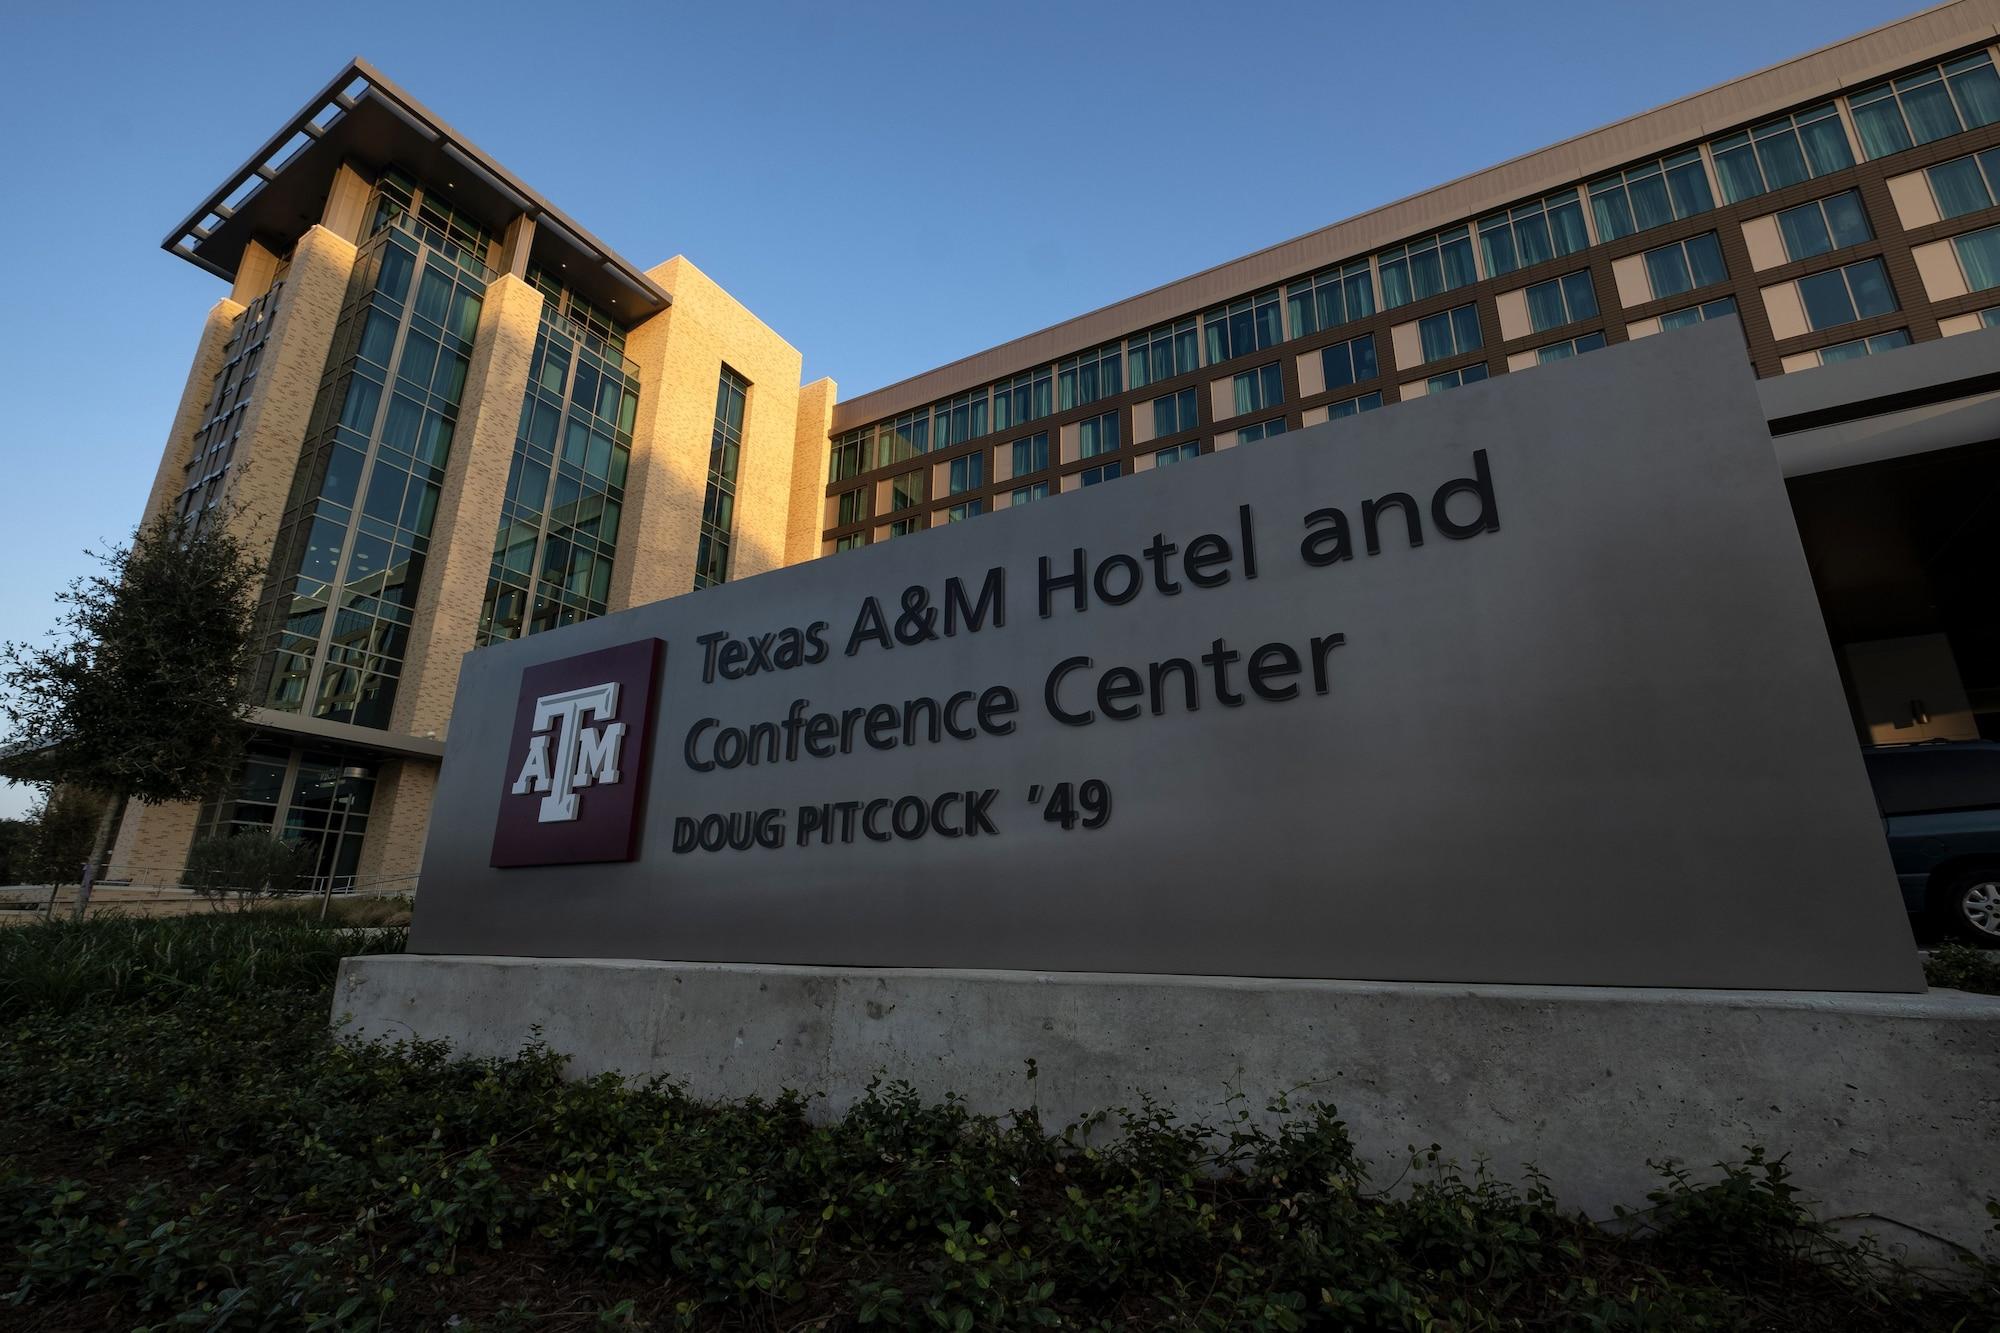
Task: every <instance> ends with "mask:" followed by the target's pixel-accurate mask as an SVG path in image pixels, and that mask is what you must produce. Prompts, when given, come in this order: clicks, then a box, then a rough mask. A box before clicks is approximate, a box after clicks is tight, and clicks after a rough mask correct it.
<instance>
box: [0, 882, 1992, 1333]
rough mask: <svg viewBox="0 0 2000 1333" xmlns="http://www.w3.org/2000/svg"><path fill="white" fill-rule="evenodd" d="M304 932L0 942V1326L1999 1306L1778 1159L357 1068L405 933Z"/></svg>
mask: <svg viewBox="0 0 2000 1333" xmlns="http://www.w3.org/2000/svg"><path fill="white" fill-rule="evenodd" d="M301 916H302V914H300V913H296V912H284V911H250V912H243V913H234V914H221V915H211V916H201V917H185V918H173V919H161V920H149V921H131V920H119V919H108V920H93V921H89V922H86V923H83V924H81V925H70V924H56V925H47V926H29V927H20V928H17V929H14V930H10V931H5V932H0V1124H4V1125H6V1126H7V1129H6V1133H5V1137H4V1139H0V1217H5V1218H7V1219H9V1220H10V1221H11V1223H12V1225H11V1226H10V1227H9V1228H8V1229H7V1231H6V1233H5V1235H4V1236H0V1327H7V1328H24V1329H50V1330H54V1329H78V1328H88V1329H99V1328H103V1329H117V1328H133V1327H155V1326H168V1327H195V1328H227V1329H235V1328H245V1329H248V1328H273V1329H276V1328H285V1329H293V1328H309V1329H311V1328H316V1329H348V1328H375V1327H379V1328H396V1329H420V1328H436V1327H444V1326H452V1327H456V1328H459V1329H473V1328H477V1329H487V1328H491V1329H507V1328H524V1329H525V1328H535V1329H570V1328H589V1327H606V1326H608V1327H639V1328H672V1327H696V1328H735V1327H740V1328H757V1329H814V1330H833V1329H847V1328H854V1327H884V1328H941V1329H952V1330H971V1329H996V1328H1145V1329H1156V1328H1188V1329H1194V1328H1207V1329H1237V1328H1242V1329H1296V1328H1370V1329H1373V1328H1382V1329H1411V1330H1419V1329H1421V1330H1460V1329H1465V1330H1470V1329H1602V1330H1627V1329H1629V1330H1642V1329H1644V1330H1683V1329H1815V1330H1863V1329H1866V1330H1871V1331H1873V1330H1884V1329H1889V1330H1897V1329H1908V1330H1919V1329H1921V1330H1942V1329H1964V1330H1975V1329H1989V1328H1993V1327H1995V1326H1996V1324H2000V1294H1996V1280H2000V1272H1996V1270H1995V1268H1994V1267H1993V1266H1992V1265H1990V1264H1981V1263H1977V1262H1974V1261H1972V1260H1971V1259H1970V1258H1967V1259H1966V1260H1965V1261H1964V1262H1963V1264H1962V1266H1961V1268H1960V1269H1959V1270H1957V1271H1954V1272H1949V1273H1946V1274H1942V1275H1938V1274H1918V1273H1916V1272H1913V1271H1910V1270H1908V1269H1905V1268H1902V1267H1900V1266H1898V1265H1896V1264H1893V1263H1890V1262H1888V1261H1887V1260H1885V1259H1884V1258H1883V1257H1882V1256H1881V1255H1879V1254H1877V1253H1875V1252H1874V1251H1873V1250H1871V1249H1870V1248H1869V1247H1868V1246H1867V1245H1866V1244H1865V1243H1864V1242H1860V1241H1856V1240H1852V1239H1845V1238H1842V1237H1840V1236H1836V1235H1834V1234H1832V1233H1830V1232H1828V1231H1827V1230H1826V1229H1824V1228H1822V1227H1821V1226H1819V1225H1818V1224H1816V1223H1815V1222H1813V1221H1812V1219H1811V1217H1810V1215H1809V1213H1808V1212H1807V1211H1806V1210H1805V1208H1804V1206H1803V1202H1802V1201H1801V1200H1799V1199H1798V1198H1796V1197H1795V1196H1794V1195H1793V1193H1792V1192H1791V1189H1790V1187H1789V1185H1788V1184H1787V1181H1786V1176H1785V1171H1784V1167H1783V1163H1782V1161H1781V1160H1780V1159H1778V1158H1776V1157H1774V1156H1769V1155H1766V1154H1765V1153H1764V1152H1763V1151H1761V1150H1757V1149H1746V1153H1745V1158H1744V1160H1743V1161H1741V1162H1738V1163H1734V1164H1730V1165H1728V1166H1725V1167H1718V1168H1714V1169H1708V1170H1701V1171H1696V1172H1693V1173H1692V1174H1691V1175H1690V1174H1663V1175H1662V1178H1661V1185H1660V1189H1659V1191H1658V1192H1657V1193H1656V1195H1655V1196H1654V1197H1653V1198H1652V1199H1651V1200H1645V1199H1635V1200H1633V1204H1634V1205H1635V1207H1636V1208H1638V1209H1641V1210H1644V1211H1643V1215H1640V1216H1633V1217H1628V1218H1624V1219H1621V1221H1620V1224H1619V1225H1617V1226H1615V1227H1610V1228H1601V1227H1598V1226H1596V1225H1593V1224H1592V1223H1590V1222H1589V1221H1587V1220H1585V1219H1583V1218H1581V1217H1579V1216H1576V1215H1573V1214H1570V1213H1567V1212H1565V1211H1564V1210H1563V1209H1562V1208H1561V1207H1560V1205H1559V1203H1558V1202H1557V1201H1556V1200H1554V1199H1552V1198H1550V1197H1549V1196H1548V1195H1547V1193H1546V1192H1544V1191H1542V1190H1539V1189H1537V1188H1534V1187H1532V1186H1530V1187H1527V1188H1519V1187H1515V1186H1512V1185H1509V1184H1505V1183H1502V1182H1500V1181H1498V1180H1495V1179H1492V1178H1489V1177H1486V1176H1484V1175H1482V1174H1480V1173H1479V1172H1478V1171H1476V1170H1459V1169H1457V1168H1454V1167H1453V1166H1451V1165H1450V1164H1449V1163H1448V1162H1447V1161H1446V1160H1445V1159H1444V1158H1443V1157H1442V1156H1440V1155H1439V1152H1438V1150H1435V1149H1431V1150H1428V1151H1426V1152H1423V1153H1420V1154H1418V1155H1417V1156H1416V1157H1415V1159H1414V1161H1413V1162H1412V1164H1411V1166H1410V1168H1409V1169H1408V1171H1407V1172H1405V1173H1403V1174H1402V1175H1401V1177H1400V1178H1399V1179H1397V1180H1394V1181H1391V1180H1388V1179H1371V1178H1370V1177H1369V1175H1368V1174H1367V1173H1366V1172H1365V1171H1364V1170H1363V1168H1362V1166H1361V1164H1360V1163H1359V1162H1358V1161H1357V1160H1356V1158H1355V1156H1354V1154H1353V1152H1352V1150H1351V1147H1350V1144H1349V1141H1348V1138H1347V1135H1346V1132H1345V1130H1344V1129H1343V1127H1342V1126H1341V1124H1340V1122H1339V1120H1338V1119H1337V1118H1336V1116H1335V1113H1334V1111H1333V1109H1332V1108H1329V1107H1318V1106H1297V1107H1294V1108H1291V1109H1292V1112H1293V1114H1292V1115H1291V1117H1290V1118H1289V1119H1288V1120H1287V1121H1286V1122H1285V1127H1284V1128H1282V1129H1280V1130H1277V1131H1270V1132H1267V1131H1264V1130H1261V1129H1258V1128H1255V1127H1253V1126H1252V1125H1251V1124H1250V1122H1249V1120H1248V1118H1247V1117H1246V1118H1245V1119H1243V1120H1241V1121H1234V1122H1225V1123H1223V1124H1221V1125H1218V1126H1210V1127H1202V1126H1196V1125H1190V1124H1186V1123H1183V1122H1181V1121H1178V1120H1176V1119H1174V1118H1173V1117H1171V1116H1170V1115H1168V1114H1166V1113H1164V1112H1160V1111H1156V1110H1153V1109H1151V1108H1145V1107H1141V1108H1137V1109H1134V1110H1131V1111H1127V1112H1120V1113H1114V1114H1112V1115H1109V1116H1107V1117H1106V1118H1105V1119H1104V1120H1103V1121H1101V1122H1099V1123H1097V1124H1094V1125H1091V1126H1069V1127H1063V1126H1047V1125H1041V1124H1038V1123H1036V1122H1035V1121H1034V1120H1033V1118H1032V1117H1023V1118H1016V1119H1014V1120H1012V1121H1004V1122H1003V1121H996V1120H992V1119H989V1118H984V1117H979V1116H975V1115H972V1114H970V1113H969V1112H967V1111H966V1110H964V1109H963V1108H962V1107H960V1106H957V1105H955V1104H951V1103H945V1104H942V1105H937V1104H924V1103H921V1102H919V1101H918V1100H917V1099H916V1098H914V1097H913V1096H912V1095H910V1094H909V1093H908V1092H907V1091H906V1090H903V1089H898V1088H893V1087H892V1088H881V1089H878V1090H877V1091H876V1093H875V1094H874V1095H873V1096H871V1097H870V1098H868V1099H867V1100H865V1101H864V1102H863V1103H861V1104H860V1105H858V1106H857V1107H855V1108H854V1109H853V1110H852V1111H850V1112H849V1113H847V1114H846V1115H845V1116H843V1117H841V1118H839V1119H838V1120H836V1121H834V1122H833V1123H830V1124H815V1123H812V1122H811V1121H809V1119H808V1117H807V1115H806V1111H807V1106H806V1104H805V1103H804V1102H803V1101H801V1100H800V1099H799V1098H797V1097H794V1096H792V1095H789V1094H784V1093H781V1092H780V1091H779V1090H776V1089H774V1090H773V1095H772V1097H771V1098H770V1099H768V1100H760V1101H749V1102H742V1103H734V1104H728V1105H709V1104H702V1103H697V1102H694V1101H692V1100H690V1099H688V1098H686V1097H685V1096H682V1095H681V1094H679V1093H678V1092H676V1091H675V1089H674V1088H672V1087H671V1086H668V1085H665V1084H658V1083H650V1084H643V1085H642V1084H633V1083H627V1082H623V1081H621V1080H618V1079H616V1078H612V1077H604V1078H597V1079H591V1080H581V1081H569V1080H566V1079H565V1078H564V1077H563V1076H562V1075H563V1070H562V1064H561V1061H560V1060H559V1059H557V1058H556V1057H554V1056H553V1055H551V1054H549V1053H548V1052H546V1051H539V1050H530V1051H527V1052H524V1053H523V1054H522V1055H521V1056H520V1057H519V1058H517V1059H513V1060H508V1061H452V1060H450V1059H448V1058H447V1057H446V1055H445V1053H444V1052H443V1051H441V1050H439V1049H437V1048H435V1047H428V1046H417V1047H402V1048H393V1049H392V1048H386V1047H379V1046H369V1047H359V1048H350V1047H343V1046H341V1045H338V1044H336V1043H335V1042H334V1041H333V1040H332V1038H331V1036H330V1035H329V1033H328V1030H327V1025H326V1015H327V1009H328V1006H329V1003H330V994H331V988H332V982H333V977H334V972H335V969H336V967H337V965H338V961H339V958H340V957H341V955H342V954H344V953H360V952H393V951H396V950H399V949H401V948H402V934H401V932H400V930H398V929H394V928H388V929H384V928H376V929H372V930H368V931H365V932H364V931H355V932H350V931H342V930H329V929H324V928H320V927H319V926H317V925H316V924H315V923H314V922H312V921H310V920H304V919H301ZM1030 1076H1032V1070H1028V1071H1024V1078H1025V1077H1030ZM1024 1087H1025V1084H1024ZM1024 1100H1025V1097H1024ZM1478 1146H1479V1145H1476V1144H1453V1145H1446V1150H1448V1151H1450V1152H1455V1153H1462V1154H1467V1155H1469V1154H1472V1153H1475V1152H1476V1151H1477V1149H1478ZM1770 1147H1771V1149H1772V1152H1773V1153H1776V1152H1778V1151H1780V1150H1782V1148H1783V1145H1770ZM1392 1186H1393V1188H1392ZM454 1321H455V1322H454Z"/></svg>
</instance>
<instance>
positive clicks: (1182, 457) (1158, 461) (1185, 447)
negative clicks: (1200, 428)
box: [1153, 440, 1201, 467]
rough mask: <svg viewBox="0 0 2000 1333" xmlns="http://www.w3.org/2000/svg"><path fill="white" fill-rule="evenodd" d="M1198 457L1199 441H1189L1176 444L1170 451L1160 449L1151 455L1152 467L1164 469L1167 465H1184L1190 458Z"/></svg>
mask: <svg viewBox="0 0 2000 1333" xmlns="http://www.w3.org/2000/svg"><path fill="white" fill-rule="evenodd" d="M1200 456H1201V441H1199V440H1189V441H1188V442H1187V443H1186V444H1177V445H1175V446H1173V447H1172V448H1171V449H1161V450H1158V451H1157V452H1155V453H1154V455H1153V466H1154V467H1166V466H1167V465H1168V464H1169V463H1185V462H1187V460H1188V459H1190V458H1199V457H1200Z"/></svg>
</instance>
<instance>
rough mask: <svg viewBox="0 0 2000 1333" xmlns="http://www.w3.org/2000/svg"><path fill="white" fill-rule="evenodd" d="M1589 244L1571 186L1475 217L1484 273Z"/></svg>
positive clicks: (1540, 260) (1529, 264)
mask: <svg viewBox="0 0 2000 1333" xmlns="http://www.w3.org/2000/svg"><path fill="white" fill-rule="evenodd" d="M1589 244H1590V232H1589V231H1588V230H1587V229H1586V228H1585V227H1584V225H1583V204H1582V203H1581V202H1580V201H1579V200H1578V198H1577V192H1576V191H1575V190H1564V191H1563V192H1562V193H1561V194H1552V195H1550V196H1549V197H1548V198H1546V199H1537V200H1535V202H1533V203H1531V204H1522V205H1521V206H1520V207H1518V208H1514V209H1510V210H1508V211H1507V212H1505V213H1495V214H1494V215H1493V216H1492V217H1490V218H1481V219H1480V221H1479V250H1480V253H1481V254H1483V255H1485V256H1486V276H1487V277H1489V278H1497V277H1499V276H1500V275H1501V274H1503V273H1512V272H1513V271H1514V270H1515V269H1517V268H1532V267H1533V266H1534V265H1536V264H1543V263H1547V262H1548V261H1549V260H1551V259H1554V258H1556V257H1558V256H1560V255H1573V254H1575V253H1576V252H1577V251H1579V250H1582V249H1584V248H1586V247H1587V246H1589Z"/></svg>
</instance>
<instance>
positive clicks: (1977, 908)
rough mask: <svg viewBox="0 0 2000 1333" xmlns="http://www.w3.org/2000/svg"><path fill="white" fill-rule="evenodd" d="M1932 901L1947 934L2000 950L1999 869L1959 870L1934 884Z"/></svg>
mask: <svg viewBox="0 0 2000 1333" xmlns="http://www.w3.org/2000/svg"><path fill="white" fill-rule="evenodd" d="M1935 893H1936V897H1934V898H1933V899H1932V902H1933V903H1934V904H1935V906H1936V908H1937V918H1938V924H1939V925H1941V926H1943V927H1944V929H1945V930H1946V931H1947V932H1948V933H1949V934H1951V935H1953V936H1955V937H1957V938H1959V939H1962V940H1965V941H1966V942H1968V943H1970V944H1975V945H1978V946H1980V947H1982V948H1987V949H2000V866H1986V867H1981V868H1980V869H1976V870H1961V871H1959V872H1957V873H1956V874H1954V875H1952V876H1951V877H1950V878H1949V879H1946V880H1945V881H1944V882H1943V883H1942V884H1940V885H1938V887H1937V889H1936V890H1935Z"/></svg>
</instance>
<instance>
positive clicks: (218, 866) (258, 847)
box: [181, 833, 314, 898]
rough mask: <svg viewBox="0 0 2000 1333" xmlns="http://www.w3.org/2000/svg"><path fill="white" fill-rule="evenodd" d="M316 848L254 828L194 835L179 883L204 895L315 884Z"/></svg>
mask: <svg viewBox="0 0 2000 1333" xmlns="http://www.w3.org/2000/svg"><path fill="white" fill-rule="evenodd" d="M313 858H314V849H313V848H312V847H310V846H308V845H307V844H305V843H303V842H282V841H280V840H279V839H277V838H270V837H265V836H263V835H262V834H257V833H238V834H220V835H217V836H215V837H208V838H198V839H196V840H195V844H194V846H193V847H191V848H189V849H188V860H187V872H186V874H185V875H183V876H182V879H181V882H182V883H183V884H185V885H186V886H187V887H188V888H190V889H193V890H194V891H195V892H196V893H199V894H201V895H202V896H203V897H205V898H222V897H227V896H228V895H230V894H235V895H237V896H238V897H246V898H247V897H249V896H250V895H252V894H267V893H274V894H286V893H300V892H303V891H304V890H306V889H310V888H312V887H313V883H312V880H313Z"/></svg>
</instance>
